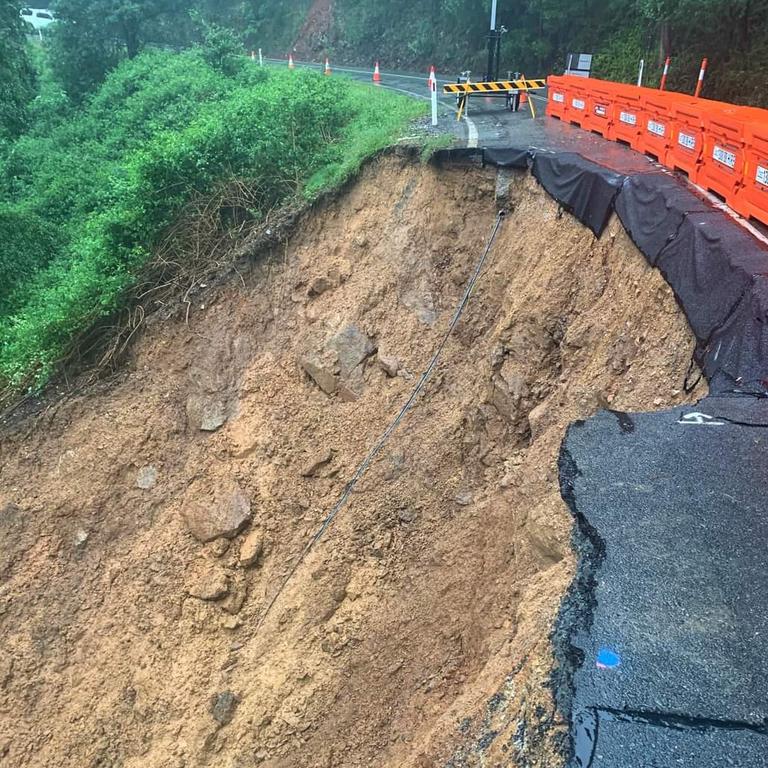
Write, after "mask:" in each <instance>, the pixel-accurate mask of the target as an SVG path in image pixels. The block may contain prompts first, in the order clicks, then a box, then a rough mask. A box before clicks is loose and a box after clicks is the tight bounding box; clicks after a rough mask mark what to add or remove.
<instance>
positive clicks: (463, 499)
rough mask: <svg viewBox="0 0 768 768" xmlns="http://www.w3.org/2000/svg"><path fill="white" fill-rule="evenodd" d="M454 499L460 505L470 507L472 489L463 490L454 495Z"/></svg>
mask: <svg viewBox="0 0 768 768" xmlns="http://www.w3.org/2000/svg"><path fill="white" fill-rule="evenodd" d="M453 500H454V501H455V502H456V503H457V504H458V505H459V506H460V507H468V506H469V505H470V504H471V503H472V493H471V492H470V491H461V492H459V493H457V494H456V495H455V496H454V497H453Z"/></svg>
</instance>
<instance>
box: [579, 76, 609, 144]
mask: <svg viewBox="0 0 768 768" xmlns="http://www.w3.org/2000/svg"><path fill="white" fill-rule="evenodd" d="M615 100H616V85H615V83H608V82H605V81H603V80H594V79H590V80H589V91H588V93H587V113H586V115H585V117H584V124H583V126H582V127H583V128H585V129H586V130H588V131H593V132H594V133H599V134H600V135H601V136H603V137H604V138H606V139H607V138H608V135H609V133H610V129H611V125H613V120H614V102H615Z"/></svg>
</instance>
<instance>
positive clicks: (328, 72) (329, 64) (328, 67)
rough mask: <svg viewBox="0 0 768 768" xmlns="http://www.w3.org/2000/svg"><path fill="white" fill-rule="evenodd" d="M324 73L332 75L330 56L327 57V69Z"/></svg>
mask: <svg viewBox="0 0 768 768" xmlns="http://www.w3.org/2000/svg"><path fill="white" fill-rule="evenodd" d="M323 74H324V75H330V74H331V62H330V61H328V57H327V56H326V57H325V69H324V70H323Z"/></svg>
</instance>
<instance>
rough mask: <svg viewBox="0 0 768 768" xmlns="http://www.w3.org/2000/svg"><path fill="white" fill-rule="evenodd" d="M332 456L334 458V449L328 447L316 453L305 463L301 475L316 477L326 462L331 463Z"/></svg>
mask: <svg viewBox="0 0 768 768" xmlns="http://www.w3.org/2000/svg"><path fill="white" fill-rule="evenodd" d="M332 458H333V451H331V449H330V448H327V449H326V450H324V451H321V452H320V453H317V454H315V455H314V456H312V458H311V459H310V460H309V461H308V462H307V463H306V464H305V465H304V469H302V470H301V476H302V477H314V476H315V475H316V474H317V473H318V471H319V470H321V469H322V468H323V467H324V466H325V465H326V464H330V463H331V459H332Z"/></svg>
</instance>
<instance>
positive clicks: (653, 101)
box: [639, 88, 685, 165]
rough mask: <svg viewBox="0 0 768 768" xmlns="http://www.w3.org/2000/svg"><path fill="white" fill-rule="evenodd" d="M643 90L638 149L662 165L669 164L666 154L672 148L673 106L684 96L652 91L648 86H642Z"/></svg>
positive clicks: (669, 92)
mask: <svg viewBox="0 0 768 768" xmlns="http://www.w3.org/2000/svg"><path fill="white" fill-rule="evenodd" d="M643 91H644V93H643V94H642V97H641V100H642V105H643V128H642V131H641V132H640V139H639V149H640V150H641V151H642V152H645V154H646V155H652V156H653V157H655V158H656V159H657V160H658V161H659V162H660V163H662V164H663V165H669V163H668V161H667V155H668V154H669V152H670V151H671V149H672V141H673V133H674V124H673V117H672V115H673V114H674V106H675V104H677V103H678V102H679V101H681V100H684V99H685V97H684V96H682V94H679V93H672V92H671V91H654V90H651V89H650V88H644V89H643Z"/></svg>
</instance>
